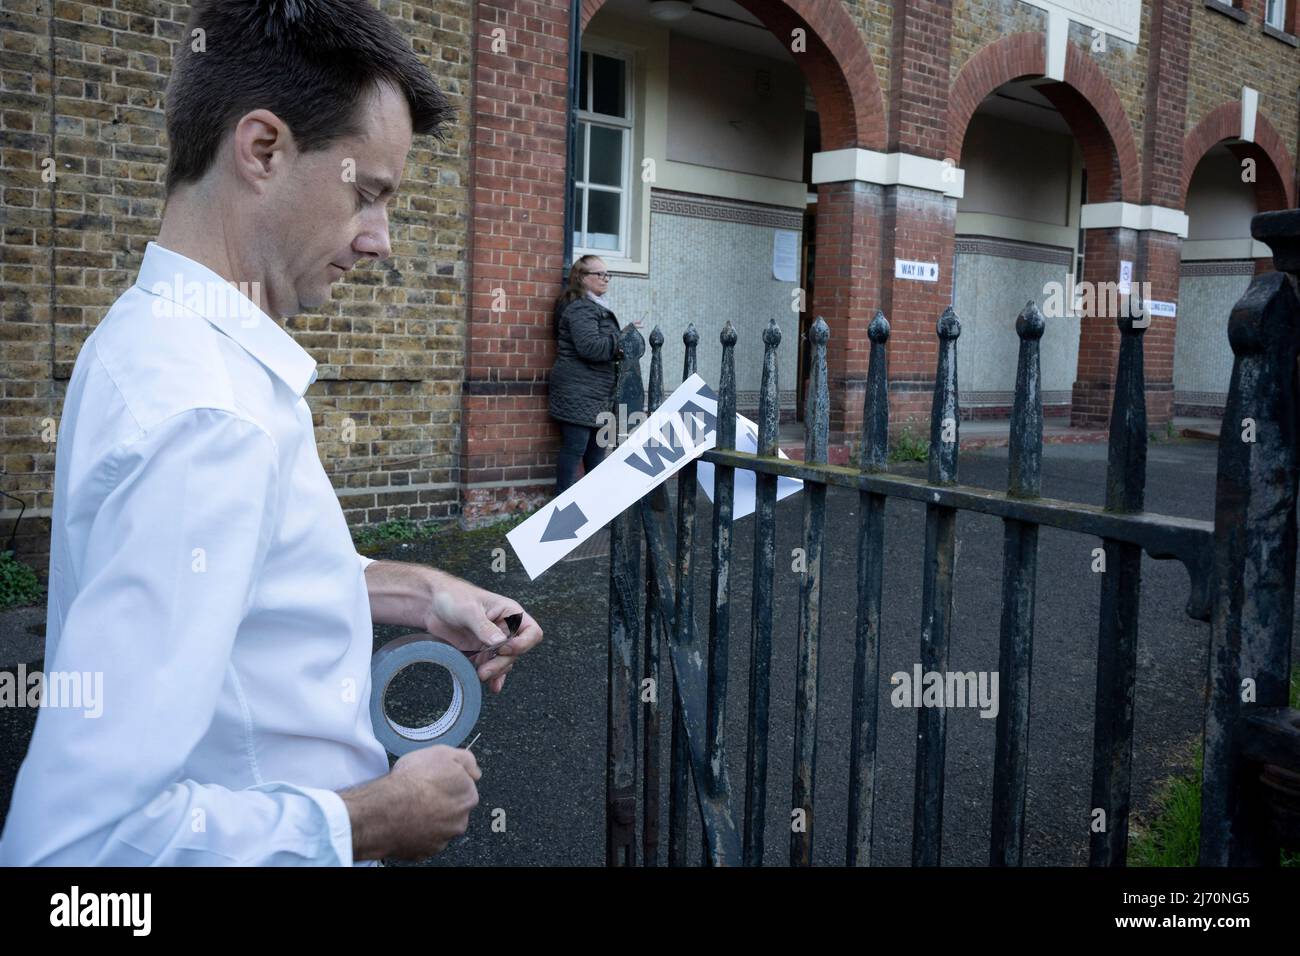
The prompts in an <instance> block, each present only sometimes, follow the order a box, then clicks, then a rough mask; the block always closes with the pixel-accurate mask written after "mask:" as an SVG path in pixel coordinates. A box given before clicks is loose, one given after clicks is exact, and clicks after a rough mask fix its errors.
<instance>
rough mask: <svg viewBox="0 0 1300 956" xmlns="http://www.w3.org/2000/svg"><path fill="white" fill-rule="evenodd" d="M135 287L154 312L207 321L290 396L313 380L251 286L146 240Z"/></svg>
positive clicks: (312, 368)
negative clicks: (231, 280) (150, 301)
mask: <svg viewBox="0 0 1300 956" xmlns="http://www.w3.org/2000/svg"><path fill="white" fill-rule="evenodd" d="M135 284H136V285H137V286H139V287H140V288H141V289H142V290H144V291H145V292H147V293H148V294H149V295H152V296H154V297H155V298H156V299H157V300H158V301H157V302H155V306H156V314H159V315H167V316H173V315H177V314H186V315H196V316H199V317H200V318H203V319H207V320H208V322H210V323H211V324H212V325H214V326H215V327H216V328H217V329H218V330H219V331H221V332H222V333H224V334H225V335H227V336H229V337H230V338H232V339H234V340H235V342H236V343H238V344H239V345H240V347H242V348H243V349H244V351H246V352H248V354H249V355H251V356H253V358H255V359H257V360H258V361H259V362H261V363H262V364H263V365H265V366H266V367H267V368H268V369H270V371H271V373H272V374H274V375H275V376H276V377H277V378H279V379H280V380H281V381H282V382H284V384H285V385H287V386H288V387H289V388H290V389H292V390H293V392H294V394H295V395H298V396H299V397H302V395H303V394H305V393H306V391H307V386H309V385H310V384H311V383H312V382H314V381H316V360H315V359H314V358H312V357H311V356H310V355H309V354H307V352H306V351H305V350H304V349H303V348H302V346H300V345H299V344H298V343H297V342H295V341H294V340H293V336H291V335H290V334H289V333H288V332H286V331H285V330H284V329H282V328H281V327H280V325H279V323H277V322H275V321H274V320H273V319H271V318H270V316H268V315H267V314H266V313H265V312H263V311H262V310H261V309H260V308H258V306H257V305H256V304H255V302H254V299H256V298H259V295H258V290H257V289H256V288H255V287H254V284H253V283H240V284H239V285H238V286H235V285H231V284H230V283H229V282H227V281H226V280H225V279H223V278H221V276H219V275H217V274H216V273H215V272H213V271H212V270H211V269H209V268H208V267H207V266H205V265H203V264H202V263H199V262H195V261H194V260H193V259H190V258H188V257H186V256H183V255H181V254H180V253H179V252H173V251H172V250H170V249H166V248H164V247H163V246H160V245H158V243H156V242H151V243H149V244H148V246H146V247H145V251H144V261H142V262H141V263H140V274H139V276H137V277H136V280H135ZM250 294H251V296H252V297H251V298H250Z"/></svg>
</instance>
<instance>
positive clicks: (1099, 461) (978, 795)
mask: <svg viewBox="0 0 1300 956" xmlns="http://www.w3.org/2000/svg"><path fill="white" fill-rule="evenodd" d="M1215 454H1216V446H1215V445H1214V444H1213V443H1208V442H1191V441H1176V442H1171V443H1162V444H1156V445H1153V446H1152V447H1151V450H1150V453H1149V461H1148V491H1147V503H1148V507H1149V509H1150V510H1152V511H1160V512H1165V513H1168V514H1174V515H1184V516H1189V517H1196V518H1205V519H1209V518H1212V516H1213V494H1214V491H1213V487H1214V469H1215ZM920 467H922V466H915V465H912V466H900V468H899V470H907V469H912V470H917V469H919V468H920ZM1043 471H1044V475H1043V490H1044V494H1046V495H1049V496H1052V497H1057V498H1066V499H1073V500H1078V501H1084V502H1092V503H1097V504H1100V503H1101V500H1102V494H1103V479H1104V475H1105V448H1104V446H1095V445H1052V446H1048V447H1047V449H1046V451H1045V458H1044V469H1043ZM1005 476H1006V451H1005V449H986V450H984V451H981V452H979V453H974V454H967V455H964V456H963V459H962V464H961V478H962V480H963V482H965V483H969V484H975V485H981V486H984V487H989V488H1000V487H1003V486H1004V484H1005V480H1006V479H1005ZM700 500H701V507H700V512H699V515H700V520H699V527H700V530H701V541H700V548H701V554H702V555H707V554H708V551H707V547H708V539H709V521H710V512H709V509H708V506H707V501H705V499H704V498H703V496H701V499H700ZM828 501H829V521H830V525H829V527H830V528H831V529H832V532H831V534H830V535H829V536H828V554H827V558H828V562H827V567H828V568H829V569H830V570H829V575H828V578H827V581H826V591H825V603H826V617H825V620H824V623H823V643H822V650H821V657H822V664H821V705H820V706H821V711H820V714H821V717H820V723H819V728H818V768H817V770H818V775H817V776H818V779H817V818H816V840H815V850H814V856H815V860H816V862H818V863H822V864H839V863H842V861H843V846H844V831H845V820H846V804H847V789H848V788H847V772H848V724H849V714H850V706H851V701H850V693H849V688H850V682H851V676H852V664H853V662H852V642H853V632H852V629H853V618H854V600H855V596H854V595H855V591H854V587H855V585H854V570H853V569H854V567H855V561H856V558H855V554H856V527H857V514H856V512H857V508H858V498H857V494H856V493H853V492H845V491H838V490H832V492H831V493H830V494H829V496H828ZM802 508H803V504H802V498H801V496H794V497H792V498H790V499H788V500H787V501H785V502H783V503H782V504H781V505H779V506H778V553H779V554H784V555H787V556H788V555H789V552H790V549H791V548H794V547H796V546H798V545H799V543H800V541H799V539H800V536H801V533H802V520H803V519H802ZM751 527H752V519H745V520H744V521H742V522H740V523H739V524H738V525H737V533H736V536H735V551H734V554H735V570H734V572H733V579H732V580H733V601H734V604H733V608H734V610H733V621H734V631H733V639H732V648H731V660H730V673H731V674H732V675H733V684H732V687H733V690H732V697H731V707H730V709H729V711H728V733H729V738H728V747H729V760H730V772H731V779H732V782H733V787H735V788H736V789H738V790H739V789H740V787H741V785H742V784H743V773H744V770H743V768H744V763H743V754H744V733H745V718H746V714H745V700H744V698H745V691H744V689H743V681H744V679H745V675H747V674H748V643H749V625H748V622H749V620H750V614H749V607H750V591H749V584H750V576H751V569H752V561H751V557H752V538H751ZM958 540H959V549H960V550H959V557H958V561H957V579H956V597H955V604H956V613H955V616H954V622H953V633H952V648H951V655H950V667H951V668H952V669H962V670H975V671H981V670H995V669H996V668H997V659H998V653H997V650H998V648H997V645H998V620H999V600H1000V580H1001V563H1002V529H1001V522H1000V521H998V520H997V519H991V518H986V517H982V516H978V515H970V514H963V515H962V516H961V517H960V518H959V520H958ZM923 541H924V511H923V509H922V508H921V507H920V506H917V505H914V504H910V503H907V502H897V503H895V502H891V503H890V505H889V506H888V509H887V526H886V537H885V548H886V567H885V571H884V575H885V578H884V580H885V585H884V586H885V595H886V601H885V611H884V621H883V628H884V635H883V640H882V651H881V672H882V680H884V681H887V680H888V676H887V675H889V674H891V673H892V672H894V671H897V670H909V671H910V669H911V667H912V665H913V664H914V663H915V662H917V660H918V659H919V650H918V644H919V621H920V614H921V583H922V579H921V570H922V568H921V565H922V546H923ZM502 544H503V541H502V539H501V537H500V535H499V533H496V532H493V531H491V530H487V531H480V532H471V533H460V532H457V533H449V534H445V535H440V536H439V537H438V538H436V539H433V540H431V541H428V542H422V543H420V544H415V545H410V546H407V547H402V546H392V547H390V548H388V549H387V550H386V551H385V552H384V556H388V557H395V558H403V559H409V560H418V561H428V562H432V563H434V564H437V565H439V566H443V567H446V568H448V569H449V570H452V571H454V572H456V573H458V574H461V575H463V576H466V577H469V578H471V579H473V580H476V581H478V582H480V583H482V584H483V585H484V586H487V587H492V588H494V589H496V590H499V591H501V592H503V593H506V594H510V595H512V596H515V597H517V598H518V599H519V600H521V601H523V602H524V603H525V605H526V606H527V607H528V608H529V610H530V611H531V612H532V613H533V615H534V616H535V617H536V618H537V619H538V620H539V621H540V622H542V625H543V627H544V628H545V629H546V635H547V636H546V640H545V642H544V643H543V645H542V646H541V647H540V648H539V649H538V650H537V651H535V652H533V653H532V654H530V655H529V656H528V658H526V659H525V660H524V661H523V662H522V663H521V664H520V665H519V666H518V667H516V669H515V672H514V674H512V676H511V678H510V680H509V681H508V683H507V685H506V690H505V693H504V694H502V695H501V696H500V697H493V698H491V699H489V700H487V701H485V709H484V713H483V717H482V719H481V720H480V724H479V728H478V729H479V730H481V731H482V737H481V739H480V740H479V741H478V743H477V744H476V746H475V748H474V750H475V753H476V754H477V755H478V756H479V759H480V762H481V765H482V767H483V770H484V776H483V779H482V781H481V784H480V792H481V795H482V803H481V804H480V808H479V811H478V812H477V814H476V816H475V818H474V820H473V822H472V824H471V829H470V832H469V833H468V834H467V836H466V837H465V838H464V839H463V840H462V841H461V842H460V843H459V844H457V845H455V846H453V847H452V848H450V849H449V850H448V851H447V852H446V853H444V854H443V855H442V856H441V857H439V858H437V859H436V860H434V861H432V862H433V865H465V864H489V865H491V864H522V865H537V866H541V865H551V866H554V865H565V864H577V865H598V864H601V863H602V862H603V859H604V823H603V820H604V807H603V791H604V753H605V707H606V703H605V673H606V659H605V657H606V655H605V646H606V640H607V618H606V615H607V606H608V583H607V577H606V575H607V571H608V559H607V558H604V557H599V556H593V557H589V558H586V559H581V560H575V561H567V562H564V563H562V564H559V565H557V566H556V567H555V568H554V569H552V570H551V571H550V572H548V573H547V574H546V575H545V576H544V577H542V578H541V579H539V580H538V581H536V582H530V581H528V578H527V575H525V574H524V573H523V571H522V570H521V569H520V568H519V566H518V564H517V562H515V561H514V559H513V555H511V557H510V560H509V568H508V569H507V571H506V572H504V573H501V574H495V573H493V572H492V571H491V564H492V560H493V553H492V552H493V549H494V548H495V547H499V546H501V545H502ZM1095 546H1096V541H1095V539H1093V538H1090V537H1084V536H1078V535H1069V534H1066V533H1064V532H1057V531H1053V530H1050V529H1044V530H1043V532H1042V534H1041V537H1040V558H1039V577H1038V581H1039V592H1038V612H1037V631H1036V639H1035V648H1034V672H1033V682H1034V683H1033V699H1032V716H1031V727H1030V748H1031V756H1030V760H1031V763H1030V785H1029V807H1028V826H1027V834H1026V861H1027V862H1029V863H1031V864H1082V863H1084V862H1086V852H1087V837H1088V835H1087V822H1088V810H1089V800H1088V794H1089V785H1090V771H1091V766H1090V765H1091V748H1092V714H1093V704H1094V695H1095V668H1096V659H1095V647H1096V638H1097V623H1096V622H1097V603H1098V594H1099V576H1098V575H1096V574H1094V573H1092V571H1091V570H1090V564H1091V551H1092V548H1093V547H1095ZM594 550H600V549H594ZM701 567H702V568H703V569H704V570H703V572H702V573H701V574H700V575H699V580H698V592H697V597H696V608H697V613H698V615H699V618H698V620H699V625H698V626H699V627H700V628H701V631H702V632H703V630H704V628H706V627H707V608H708V573H707V561H703V562H701ZM789 567H790V565H789V562H788V560H787V561H786V563H785V564H784V568H785V570H784V571H780V570H779V571H778V592H779V593H778V606H777V611H776V620H775V639H774V648H773V661H772V674H773V684H772V713H771V718H772V737H771V765H770V777H769V806H768V808H767V815H768V841H767V843H768V854H767V861H768V862H769V863H770V864H773V865H779V864H781V863H783V862H784V861H785V859H786V857H787V853H788V849H787V847H788V838H787V836H786V834H787V833H788V830H787V829H786V827H788V820H789V781H790V760H791V751H792V749H793V736H792V726H793V725H792V721H793V710H794V705H793V698H794V692H793V685H794V674H795V622H796V616H797V583H798V576H797V575H796V574H795V573H792V572H790V571H789ZM1142 593H1143V604H1142V615H1141V626H1142V631H1141V638H1140V642H1139V680H1138V697H1137V714H1136V723H1137V730H1136V740H1135V753H1134V801H1135V805H1136V807H1137V809H1138V811H1139V813H1140V812H1141V811H1142V810H1144V809H1145V808H1147V807H1148V806H1149V805H1150V801H1151V798H1152V795H1153V792H1154V788H1155V785H1156V784H1157V783H1158V782H1159V781H1160V780H1162V779H1163V778H1165V777H1167V776H1168V775H1169V774H1171V773H1173V772H1177V771H1182V770H1185V769H1186V768H1187V767H1188V766H1189V764H1190V746H1191V744H1192V743H1193V742H1194V740H1195V738H1196V736H1197V735H1198V734H1199V732H1200V728H1201V721H1202V709H1203V705H1202V700H1203V693H1204V681H1205V666H1206V663H1205V662H1206V644H1207V640H1208V636H1209V629H1208V625H1205V624H1202V623H1199V622H1196V621H1192V620H1190V619H1189V618H1187V616H1186V615H1185V613H1184V611H1183V606H1184V603H1185V602H1186V600H1187V595H1188V583H1187V575H1186V573H1185V572H1184V570H1183V568H1182V566H1181V565H1179V564H1177V563H1176V562H1164V561H1153V560H1150V559H1145V560H1144V564H1143V592H1142ZM401 631H402V629H397V628H391V627H379V628H376V647H378V646H380V645H381V644H382V643H384V642H385V641H387V640H389V639H391V638H392V637H394V636H396V635H397V634H399V633H401ZM4 647H5V645H4V643H3V642H0V667H6V666H12V664H13V663H14V660H13V658H15V654H16V652H11V653H10V654H9V658H6V657H5V656H4V653H3V649H4ZM38 650H39V649H38ZM17 656H23V655H17ZM26 656H30V652H29V653H28V654H27V655H26ZM29 666H31V665H29ZM888 690H889V688H888V686H887V684H885V685H882V690H881V710H880V739H879V754H880V756H879V767H880V770H879V777H880V787H879V792H878V796H877V803H876V806H877V817H876V828H875V833H876V851H875V856H874V861H875V862H876V863H877V864H907V863H908V862H909V860H910V841H911V810H912V793H913V763H912V761H913V754H914V738H915V732H916V713H915V712H914V711H911V710H896V709H894V708H893V707H891V706H890V704H889V695H888ZM661 693H662V695H663V696H662V697H661V699H665V700H666V699H668V697H667V694H668V690H667V688H664V689H662V691H661ZM29 717H30V712H29V711H25V710H24V711H10V712H6V711H4V710H0V811H2V810H3V809H4V808H5V807H7V804H8V799H9V788H10V786H11V784H12V775H13V773H14V772H15V771H16V768H17V763H18V760H19V759H21V753H22V752H23V751H24V750H25V748H26V739H27V735H28V734H30V719H29ZM948 727H949V741H948V752H947V789H946V799H945V823H944V843H943V847H944V848H943V860H944V863H945V864H950V865H956V864H973V865H982V864H984V862H985V861H986V859H987V844H988V829H989V806H990V796H991V787H992V771H991V763H992V753H993V744H994V729H995V721H994V720H991V719H981V718H980V717H979V715H978V712H977V711H975V710H954V711H952V712H951V713H950V714H949V718H948ZM664 737H665V741H664V743H665V754H664V762H665V767H666V761H667V753H666V737H667V733H666V732H665V734H664ZM665 805H666V797H665ZM498 807H499V808H502V809H504V810H505V811H506V816H505V823H506V827H505V831H504V832H493V830H492V826H491V824H492V815H491V813H490V811H491V810H492V809H493V808H498ZM662 852H663V850H662V849H661V853H662ZM692 856H693V857H694V854H692ZM661 859H662V857H661Z"/></svg>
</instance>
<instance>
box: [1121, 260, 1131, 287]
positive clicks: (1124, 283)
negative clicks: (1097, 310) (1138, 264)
mask: <svg viewBox="0 0 1300 956" xmlns="http://www.w3.org/2000/svg"><path fill="white" fill-rule="evenodd" d="M1132 291H1133V263H1131V262H1129V261H1128V260H1127V259H1121V260H1120V261H1119V294H1120V295H1129V294H1130V293H1131V292H1132Z"/></svg>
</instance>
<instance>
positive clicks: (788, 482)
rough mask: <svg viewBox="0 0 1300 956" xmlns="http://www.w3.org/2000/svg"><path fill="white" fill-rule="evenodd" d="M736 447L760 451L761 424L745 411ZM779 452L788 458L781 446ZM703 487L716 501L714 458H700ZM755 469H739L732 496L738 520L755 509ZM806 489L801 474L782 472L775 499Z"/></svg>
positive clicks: (739, 422) (733, 515) (738, 421)
mask: <svg viewBox="0 0 1300 956" xmlns="http://www.w3.org/2000/svg"><path fill="white" fill-rule="evenodd" d="M736 451H743V452H747V453H748V454H751V455H757V454H758V426H757V425H755V424H754V423H753V422H751V421H750V420H749V419H748V418H746V417H745V416H744V415H737V416H736ZM776 453H777V454H778V455H780V456H781V457H782V458H789V457H790V456H789V455H787V454H786V453H785V452H783V451H781V449H779V448H778V449H777V450H776ZM699 478H700V487H701V488H702V489H704V493H705V494H706V495H708V496H709V500H710V501H717V497H716V496H715V495H714V491H713V482H714V480H715V479H714V467H713V463H712V462H708V461H702V462H700V470H699ZM755 487H756V482H755V480H754V473H753V472H752V471H750V470H749V469H740V468H737V469H736V486H735V489H736V490H735V492H734V494H733V496H732V499H731V520H732V521H739V520H740V519H741V518H745V517H748V516H749V515H752V514H753V513H754V502H755ZM802 490H803V482H802V481H800V480H799V479H798V478H786V477H785V476H784V475H782V476H781V477H780V478H778V479H777V480H776V500H777V501H780V500H781V499H783V498H789V497H790V496H791V495H792V494H794V493H795V492H796V491H802Z"/></svg>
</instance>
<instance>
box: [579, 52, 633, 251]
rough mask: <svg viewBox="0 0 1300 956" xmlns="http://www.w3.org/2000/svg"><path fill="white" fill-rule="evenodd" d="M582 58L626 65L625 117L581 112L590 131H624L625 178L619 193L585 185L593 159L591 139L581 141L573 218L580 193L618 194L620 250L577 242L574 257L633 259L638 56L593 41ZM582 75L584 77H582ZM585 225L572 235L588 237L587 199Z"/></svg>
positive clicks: (590, 77)
mask: <svg viewBox="0 0 1300 956" xmlns="http://www.w3.org/2000/svg"><path fill="white" fill-rule="evenodd" d="M581 52H582V55H584V56H585V55H588V54H596V55H599V56H607V57H611V58H612V59H616V60H621V61H623V103H624V106H625V107H626V109H625V110H624V112H625V113H627V116H626V117H620V116H610V115H609V114H607V113H596V112H593V111H591V110H584V109H579V110H578V125H579V126H583V125H586V126H587V127H591V126H604V127H607V128H611V129H622V130H624V133H623V158H622V174H623V185H622V188H621V189H619V190H615V189H612V188H610V187H609V186H605V185H603V184H600V183H596V184H589V183H587V182H586V175H587V171H588V169H589V168H590V166H589V160H590V157H591V135H590V132H588V134H587V135H586V136H583V137H579V138H580V139H581V140H582V141H583V143H584V144H585V148H584V150H583V155H582V156H580V157H576V158H577V160H578V162H577V163H575V166H574V177H573V180H574V182H573V192H574V214H575V216H576V214H577V211H578V210H577V205H578V204H577V198H578V194H579V192H580V191H585V193H587V194H590V193H591V192H619V193H621V196H620V199H619V212H618V248H617V249H593V248H588V247H586V246H583V245H581V244H579V243H578V242H577V240H576V239H575V241H574V244H573V257H574V259H575V260H576V259H577V258H578V257H580V256H584V255H597V256H600V257H602V258H606V259H629V258H631V241H632V236H631V232H632V230H631V209H632V188H633V186H632V144H633V139H634V137H635V134H636V101H635V99H634V98H633V95H632V94H633V76H634V71H635V69H636V60H635V54H633V53H632V52H631V51H630V50H625V49H622V48H620V47H618V46H616V45H614V44H609V43H604V42H600V41H598V40H594V39H593V41H591V42H587V41H584V42H583V44H582V51H581ZM579 75H581V74H579ZM595 78H596V71H595V69H594V68H591V69H588V70H587V83H588V89H587V91H586V92H587V102H588V103H592V104H594V103H595V96H594V89H593V86H594V83H595ZM582 212H583V219H584V221H583V222H577V221H575V222H574V224H573V227H574V228H573V231H574V233H575V234H579V235H581V236H583V237H585V236H586V235H587V229H586V222H585V220H586V217H587V216H588V215H590V212H591V204H590V202H589V201H588V200H587V197H586V195H584V196H583V201H582Z"/></svg>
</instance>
